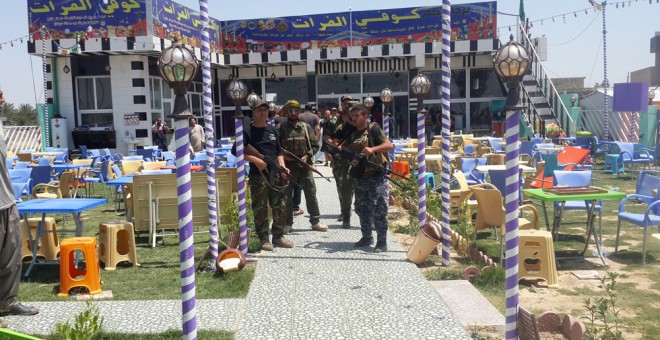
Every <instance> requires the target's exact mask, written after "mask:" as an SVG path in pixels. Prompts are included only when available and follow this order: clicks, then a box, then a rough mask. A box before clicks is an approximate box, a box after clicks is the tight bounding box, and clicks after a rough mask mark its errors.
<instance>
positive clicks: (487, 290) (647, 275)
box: [395, 165, 660, 338]
mask: <svg viewBox="0 0 660 340" xmlns="http://www.w3.org/2000/svg"><path fill="white" fill-rule="evenodd" d="M601 167H602V165H601V166H599V165H597V166H596V169H600V168H601ZM593 177H594V178H595V179H596V180H595V181H594V185H595V186H599V187H603V188H610V189H612V188H618V190H619V191H622V192H625V193H627V194H632V193H634V192H635V186H636V183H637V173H635V178H632V177H631V176H630V174H629V173H628V174H620V175H619V177H618V178H617V177H615V176H612V175H611V174H609V173H602V172H599V171H596V172H594V173H593ZM438 180H439V178H438ZM436 183H439V182H438V181H436ZM413 190H414V188H413ZM427 200H428V210H429V212H430V213H431V214H433V215H434V216H436V217H438V218H440V214H439V210H440V209H439V206H438V207H437V209H436V207H434V206H433V205H438V204H439V203H436V202H439V197H438V198H433V197H429V198H428V199H427ZM413 204H414V205H415V204H416V202H413ZM534 205H535V206H536V207H537V209H538V211H539V214H540V216H539V218H540V220H539V223H540V228H541V229H543V230H544V229H545V227H544V226H545V219H544V215H543V210H542V207H541V204H540V202H538V201H536V202H534ZM547 209H548V213H549V214H550V217H549V219H550V223H552V213H553V210H554V208H553V207H552V205H550V204H547ZM618 209H619V201H605V202H604V204H603V222H602V235H603V244H604V247H605V249H606V250H607V251H609V252H610V253H609V254H608V256H607V261H608V264H609V265H608V267H602V266H600V260H598V259H597V258H596V260H597V261H593V263H597V264H599V265H594V264H593V263H591V262H589V261H585V260H579V259H578V260H576V262H569V261H566V260H560V261H559V262H560V265H563V267H560V268H558V270H559V272H564V273H566V272H570V271H573V270H596V271H598V272H599V274H600V276H602V275H603V274H604V273H605V272H606V271H616V272H618V273H620V276H619V278H618V280H617V281H618V284H617V293H618V302H617V306H618V308H620V309H621V310H622V311H621V313H620V315H619V318H620V324H621V325H623V327H624V337H626V338H627V337H632V338H653V337H656V336H657V334H660V325H658V323H657V320H658V319H659V318H660V307H659V305H658V301H660V284H659V283H658V282H660V272H659V271H658V263H659V262H658V259H659V258H660V244H659V243H660V242H659V241H658V240H657V239H655V238H654V237H652V236H651V235H650V234H652V233H654V232H657V229H656V228H654V227H653V228H651V230H649V235H648V238H647V247H646V251H647V254H646V263H647V264H646V266H642V265H641V262H642V254H641V250H642V239H643V230H642V229H641V228H638V227H636V226H633V225H630V224H626V223H623V224H622V226H621V237H620V240H619V253H618V254H613V253H612V252H613V250H614V244H615V239H616V228H617V213H618ZM645 209H646V205H645V204H637V203H634V202H628V203H627V204H626V211H629V212H643V211H644V210H645ZM415 214H416V213H414V214H412V216H414V215H415ZM585 221H586V213H585V212H584V211H568V212H565V213H564V216H563V219H562V224H561V228H560V230H559V240H558V241H557V242H555V243H554V246H555V251H556V254H557V257H566V256H579V251H581V250H582V249H583V248H584V241H585V236H586V228H585ZM455 227H456V224H452V229H454V228H455ZM595 227H596V228H597V227H598V220H596V225H595ZM395 229H397V231H398V232H404V233H410V232H409V230H410V229H416V228H410V227H408V226H402V227H399V228H395ZM411 234H412V235H416V234H417V231H416V230H414V231H413V232H412V233H411ZM593 242H594V240H593V239H591V240H590V248H589V249H588V250H587V252H586V253H585V255H586V256H592V251H593V249H595V247H594V246H593ZM477 247H478V248H479V250H481V251H483V252H484V253H486V254H487V255H488V256H489V257H491V258H492V259H493V261H496V262H499V256H498V249H499V241H497V240H496V239H495V236H494V234H493V232H492V231H490V230H483V231H480V232H479V233H478V234H477ZM429 261H432V262H440V261H441V259H440V258H439V257H437V258H434V257H433V256H432V257H430V258H429ZM469 265H474V263H472V262H470V261H467V260H463V259H460V260H457V261H452V265H451V266H450V268H442V267H440V268H433V269H430V270H425V272H424V275H425V276H426V277H427V278H428V279H429V280H439V279H462V271H463V270H464V269H465V268H466V267H467V266H469ZM482 266H483V265H477V268H481V267H482ZM498 272H499V271H498ZM473 284H474V285H475V287H477V288H478V289H479V290H480V291H481V292H482V294H484V296H485V297H486V298H487V299H488V300H489V301H490V302H491V303H492V304H493V305H494V306H495V307H497V308H498V309H499V310H500V312H502V313H504V275H503V271H502V275H500V274H494V275H490V274H489V278H487V279H486V280H482V281H480V280H477V281H474V282H473ZM520 289H521V291H522V290H528V289H530V288H529V286H528V284H527V286H526V285H525V283H524V282H522V283H521V285H520ZM543 289H545V288H541V290H543ZM537 290H538V289H537ZM548 291H549V292H554V293H559V295H561V296H564V297H568V298H569V299H570V300H573V302H574V305H575V306H573V307H570V306H566V308H568V310H557V311H558V312H560V313H570V314H571V315H573V316H575V317H580V316H581V315H586V314H587V311H586V309H585V308H584V306H583V305H584V304H583V301H584V299H586V298H588V297H591V298H592V300H593V299H595V298H599V297H605V296H606V294H605V290H604V289H603V288H602V287H598V286H597V285H594V284H588V283H586V284H585V283H581V284H579V285H576V286H574V287H573V286H560V287H559V288H548ZM528 307H529V308H530V310H531V311H533V312H534V313H536V314H537V316H538V315H539V314H540V313H542V312H544V311H545V310H538V308H536V309H535V306H528ZM559 308H561V306H559V307H558V309H559ZM654 334H655V335H654Z"/></svg>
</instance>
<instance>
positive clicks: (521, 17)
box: [518, 0, 525, 22]
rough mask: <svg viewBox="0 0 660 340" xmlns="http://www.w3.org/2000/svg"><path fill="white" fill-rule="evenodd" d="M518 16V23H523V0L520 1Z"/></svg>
mask: <svg viewBox="0 0 660 340" xmlns="http://www.w3.org/2000/svg"><path fill="white" fill-rule="evenodd" d="M519 11H520V12H519V14H518V16H519V17H520V21H522V22H525V4H524V1H523V0H520V10H519Z"/></svg>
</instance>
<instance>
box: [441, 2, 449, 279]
mask: <svg viewBox="0 0 660 340" xmlns="http://www.w3.org/2000/svg"><path fill="white" fill-rule="evenodd" d="M450 13H451V1H449V0H443V1H442V120H441V123H442V131H441V132H440V134H441V135H442V191H441V196H442V221H441V222H442V223H441V224H440V225H441V227H442V265H443V266H445V267H448V266H449V259H450V257H451V249H450V240H451V235H450V234H451V229H450V225H449V205H450V200H451V199H450V185H449V181H450V176H451V174H450V169H449V152H450V146H449V144H450V143H449V139H450V137H449V125H450V117H449V114H450V110H449V109H450V107H449V106H450V102H449V99H450V97H451V96H450V90H451V86H450V80H451V66H450V65H451V64H450V60H451V52H450V49H449V48H450V39H451V15H450Z"/></svg>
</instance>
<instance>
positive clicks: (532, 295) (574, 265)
mask: <svg viewBox="0 0 660 340" xmlns="http://www.w3.org/2000/svg"><path fill="white" fill-rule="evenodd" d="M399 209H400V208H399ZM390 216H391V217H394V219H390V221H389V222H390V225H397V224H399V225H405V224H407V223H408V221H407V215H406V213H395V214H392V215H390ZM394 236H395V237H396V239H397V241H398V242H399V244H400V245H402V246H403V247H404V248H406V249H407V248H409V247H410V246H411V245H412V244H413V242H414V240H415V237H414V236H410V235H407V234H399V233H394ZM452 251H453V250H452ZM588 251H590V250H588ZM455 256H457V255H456V254H455V253H453V252H452V257H455ZM608 265H609V268H608V269H607V270H605V269H604V268H603V267H602V266H601V263H600V259H599V258H597V257H594V258H589V257H587V258H583V257H580V258H576V259H562V260H560V261H559V266H560V267H559V268H557V272H558V276H559V284H558V285H557V286H554V287H548V286H547V285H546V284H545V282H544V281H521V282H520V286H519V300H520V305H521V306H525V307H526V308H527V309H528V310H529V311H531V312H533V313H534V314H535V315H536V317H537V318H538V317H539V316H540V314H541V313H543V312H545V311H553V312H555V313H558V314H561V315H563V314H570V315H572V316H574V317H576V318H578V317H579V316H580V315H586V309H585V307H584V299H585V298H586V297H583V296H579V295H578V296H576V295H575V294H570V295H568V294H565V292H566V290H570V291H575V290H578V291H579V290H580V289H582V288H585V289H594V290H596V291H602V292H603V294H602V296H604V295H605V290H604V289H603V288H602V287H601V283H600V281H599V280H598V279H596V278H592V279H579V278H578V277H577V276H576V275H574V273H588V272H592V273H593V272H595V273H596V275H597V276H598V277H602V276H604V275H605V273H606V271H610V272H619V273H626V274H629V275H626V277H621V276H620V277H619V278H618V279H617V281H618V282H619V284H626V283H630V282H634V283H635V284H636V285H637V288H638V289H648V290H652V289H653V288H652V287H651V286H652V284H653V282H652V281H651V280H650V279H648V278H647V277H645V276H644V275H641V276H640V275H635V274H632V273H630V272H627V271H625V270H624V269H623V268H624V267H625V264H622V263H618V262H616V261H608ZM440 266H441V264H440V263H435V264H434V263H431V262H426V263H425V264H424V268H420V270H422V271H425V270H429V269H431V268H435V267H440ZM636 274H639V273H636ZM640 278H642V279H640ZM624 312H625V314H626V317H634V311H624ZM631 313H632V315H631ZM478 333H479V336H480V337H479V338H480V339H503V338H504V337H503V334H502V333H501V332H498V331H496V330H493V329H488V328H482V329H479V330H478ZM624 334H625V338H626V339H641V335H640V334H638V333H634V330H631V329H627V330H625V333H624ZM541 339H548V340H552V339H564V337H563V336H562V335H561V334H551V333H543V332H542V333H541Z"/></svg>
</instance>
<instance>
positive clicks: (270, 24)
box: [221, 1, 497, 53]
mask: <svg viewBox="0 0 660 340" xmlns="http://www.w3.org/2000/svg"><path fill="white" fill-rule="evenodd" d="M451 8H452V13H451V27H452V33H451V40H452V41H456V40H479V39H494V38H495V30H496V29H497V22H496V20H497V2H495V1H491V2H480V3H471V4H459V5H452V6H451ZM441 20H442V6H431V7H409V8H395V9H384V10H374V11H354V12H337V13H327V14H317V15H306V16H290V17H278V18H262V19H246V20H233V21H223V22H222V23H221V25H222V35H223V41H222V46H223V49H224V50H225V51H228V52H230V53H245V52H249V51H252V52H260V51H261V52H263V51H278V50H279V51H282V50H292V49H293V50H296V49H306V48H332V47H346V46H369V45H383V44H395V43H414V42H434V41H440V40H441V39H442V21H441ZM351 39H352V43H351Z"/></svg>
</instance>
